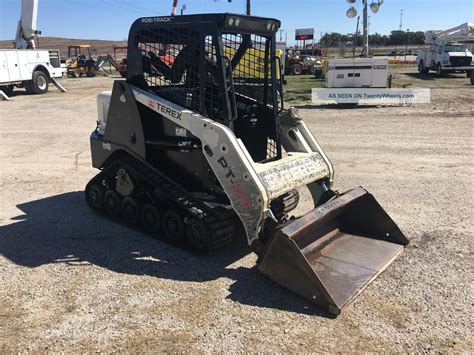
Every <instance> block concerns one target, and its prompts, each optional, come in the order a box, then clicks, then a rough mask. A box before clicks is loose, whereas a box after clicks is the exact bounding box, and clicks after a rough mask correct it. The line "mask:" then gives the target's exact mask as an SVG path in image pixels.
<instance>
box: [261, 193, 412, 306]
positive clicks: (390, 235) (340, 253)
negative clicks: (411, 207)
mask: <svg viewBox="0 0 474 355" xmlns="http://www.w3.org/2000/svg"><path fill="white" fill-rule="evenodd" d="M407 244H408V240H407V239H406V238H405V236H404V235H403V233H402V232H401V231H400V229H399V228H398V227H397V225H396V224H395V223H394V222H393V220H392V219H391V218H390V217H389V216H388V214H387V213H386V212H385V211H384V210H383V208H382V207H381V206H380V205H379V204H378V203H377V201H376V200H375V198H374V197H373V196H372V195H371V194H369V193H368V192H367V191H366V190H364V189H363V188H357V189H354V190H350V191H348V192H346V193H344V194H342V195H340V196H338V197H337V198H335V199H333V200H330V201H328V202H327V203H325V204H324V205H321V206H319V207H317V208H315V209H314V210H312V211H310V212H309V213H307V214H306V215H304V216H302V217H300V218H297V219H294V220H291V221H289V222H288V223H286V224H285V225H283V226H282V227H280V228H278V229H277V230H275V233H274V234H273V237H272V239H271V241H270V242H269V243H268V246H267V248H266V250H265V252H264V254H263V256H262V258H261V261H260V263H259V269H260V271H261V272H263V273H264V274H266V275H268V276H269V277H270V278H271V279H272V280H274V281H275V282H277V283H279V284H280V285H282V286H283V287H286V288H288V289H290V290H292V291H293V292H295V293H297V294H299V295H301V296H303V297H305V298H307V299H309V300H310V301H313V302H315V303H317V304H318V305H320V306H321V307H322V308H324V309H326V310H327V311H328V312H329V313H332V314H335V315H338V314H339V313H340V312H341V310H342V309H343V308H344V307H345V306H347V305H348V304H349V303H350V302H351V301H352V300H353V299H354V298H355V297H356V296H357V295H358V294H359V293H360V292H361V291H362V290H363V289H364V288H365V287H366V286H367V285H368V284H369V283H370V282H371V281H372V280H373V279H374V278H375V277H377V275H379V274H380V273H381V272H382V271H383V270H385V268H386V267H387V266H388V265H390V263H391V262H392V261H393V260H394V259H395V258H396V257H397V255H398V254H400V252H401V251H402V250H403V247H404V246H405V245H407Z"/></svg>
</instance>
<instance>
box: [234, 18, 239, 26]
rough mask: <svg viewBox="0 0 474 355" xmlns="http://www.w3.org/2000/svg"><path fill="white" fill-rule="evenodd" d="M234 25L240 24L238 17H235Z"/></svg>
mask: <svg viewBox="0 0 474 355" xmlns="http://www.w3.org/2000/svg"><path fill="white" fill-rule="evenodd" d="M235 25H236V26H238V25H240V19H239V18H236V19H235Z"/></svg>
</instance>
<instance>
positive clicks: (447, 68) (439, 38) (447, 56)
mask: <svg viewBox="0 0 474 355" xmlns="http://www.w3.org/2000/svg"><path fill="white" fill-rule="evenodd" d="M425 42H426V44H429V45H430V46H429V48H424V49H422V50H421V51H419V52H418V55H417V57H416V63H417V65H418V71H419V72H420V73H421V74H427V73H428V72H429V71H430V70H434V71H436V73H437V74H438V76H443V75H444V74H445V73H449V72H456V71H461V72H466V73H468V75H469V74H470V72H471V71H472V70H474V63H473V61H472V59H473V58H472V52H471V51H470V50H469V48H468V44H470V43H471V44H472V43H474V25H473V24H472V23H464V24H462V25H460V26H456V27H454V28H450V29H449V30H446V31H434V30H430V31H426V32H425Z"/></svg>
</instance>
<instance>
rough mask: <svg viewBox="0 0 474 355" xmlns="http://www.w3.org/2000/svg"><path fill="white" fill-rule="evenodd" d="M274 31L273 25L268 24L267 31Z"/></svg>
mask: <svg viewBox="0 0 474 355" xmlns="http://www.w3.org/2000/svg"><path fill="white" fill-rule="evenodd" d="M271 29H272V24H271V22H269V23H267V30H268V31H270V30H271Z"/></svg>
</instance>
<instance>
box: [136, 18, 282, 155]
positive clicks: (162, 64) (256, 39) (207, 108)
mask: <svg viewBox="0 0 474 355" xmlns="http://www.w3.org/2000/svg"><path fill="white" fill-rule="evenodd" d="M279 27H280V22H279V21H277V20H274V19H266V18H259V17H248V16H241V15H233V14H205V15H186V16H174V17H151V18H142V19H139V20H137V21H136V22H135V23H134V25H133V26H132V28H131V30H130V36H129V46H128V55H127V57H128V72H127V82H128V83H130V84H132V85H135V86H137V87H139V88H141V89H144V90H151V91H153V92H155V93H156V94H157V95H159V96H160V97H163V98H165V99H167V100H169V101H171V102H173V103H175V104H178V105H180V106H183V107H185V108H187V109H189V110H192V111H194V112H197V113H199V114H201V115H203V116H205V117H208V118H211V119H213V120H215V121H218V122H220V123H222V124H224V125H226V126H228V127H229V128H231V129H232V131H233V132H234V134H235V135H236V136H237V137H238V138H240V139H241V140H242V141H243V143H244V144H245V146H246V147H247V149H248V151H249V153H250V155H251V156H252V158H253V160H254V161H255V162H266V161H271V160H276V159H279V158H281V147H280V141H279V137H278V127H277V123H276V122H277V119H276V116H277V114H278V97H277V92H278V88H279V85H280V82H279V80H278V79H279V75H280V63H279V62H278V60H277V59H276V57H275V33H276V31H277V30H278V29H279ZM155 128H157V127H155ZM157 129H158V128H157ZM158 130H160V129H158ZM164 130H165V131H166V129H164ZM161 131H163V128H162V129H161ZM168 133H169V130H168Z"/></svg>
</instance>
